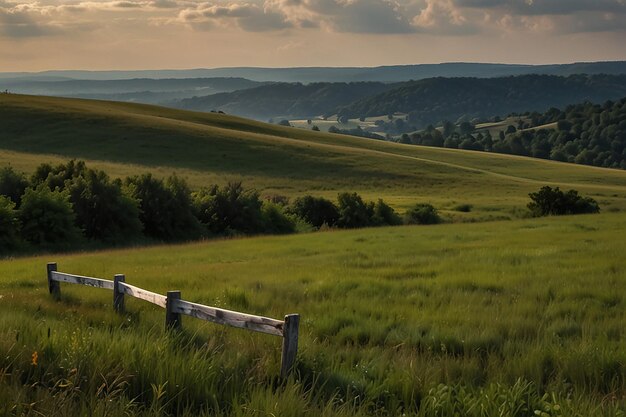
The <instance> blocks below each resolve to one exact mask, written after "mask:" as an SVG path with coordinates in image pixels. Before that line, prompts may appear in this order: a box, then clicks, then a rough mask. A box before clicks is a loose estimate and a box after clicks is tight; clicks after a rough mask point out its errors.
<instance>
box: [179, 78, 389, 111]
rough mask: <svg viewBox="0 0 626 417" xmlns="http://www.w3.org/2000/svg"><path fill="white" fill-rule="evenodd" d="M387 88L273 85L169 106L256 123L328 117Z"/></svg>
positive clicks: (368, 84)
mask: <svg viewBox="0 0 626 417" xmlns="http://www.w3.org/2000/svg"><path fill="white" fill-rule="evenodd" d="M396 85H397V84H396ZM390 88H393V85H391V84H384V83H378V82H355V83H312V84H301V83H274V84H270V85H264V86H260V87H256V88H250V89H246V90H239V91H234V92H231V93H220V94H213V95H210V96H203V97H193V98H189V99H184V100H180V101H179V102H176V103H172V105H173V106H174V107H179V108H182V109H186V110H200V111H210V110H221V111H224V112H226V113H229V114H236V115H239V116H244V117H252V118H256V119H260V120H266V119H269V118H273V117H277V116H288V117H309V116H317V115H323V114H329V112H331V111H332V110H333V109H335V108H337V107H339V106H345V105H348V104H350V103H352V102H353V101H356V100H360V99H362V98H364V97H368V96H371V95H373V94H374V95H375V94H378V93H380V92H382V91H386V90H388V89H390Z"/></svg>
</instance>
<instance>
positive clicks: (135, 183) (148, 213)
mask: <svg viewBox="0 0 626 417" xmlns="http://www.w3.org/2000/svg"><path fill="white" fill-rule="evenodd" d="M125 184H126V186H127V188H128V192H129V193H130V195H131V196H132V197H133V198H134V199H136V200H138V201H139V210H140V213H139V219H140V220H141V222H142V223H143V227H144V233H145V234H146V235H147V236H149V237H152V238H155V239H159V240H165V241H175V240H191V239H197V238H198V237H200V236H201V234H202V228H201V226H200V223H199V222H198V219H196V217H195V216H194V213H193V207H192V202H191V196H190V194H191V192H190V190H189V187H188V186H187V183H186V182H185V181H184V180H183V179H180V178H178V177H176V176H171V177H169V178H168V179H167V180H166V182H163V181H162V180H160V179H156V178H154V177H153V176H152V174H144V175H141V176H134V177H129V178H127V179H126V181H125Z"/></svg>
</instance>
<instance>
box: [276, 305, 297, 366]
mask: <svg viewBox="0 0 626 417" xmlns="http://www.w3.org/2000/svg"><path fill="white" fill-rule="evenodd" d="M299 327H300V315H299V314H289V315H287V316H285V332H284V336H283V355H282V363H281V366H280V376H281V377H283V378H286V377H287V375H289V372H291V370H292V369H293V366H294V365H295V363H296V354H297V353H298V328H299Z"/></svg>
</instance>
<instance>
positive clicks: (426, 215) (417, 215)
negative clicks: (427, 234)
mask: <svg viewBox="0 0 626 417" xmlns="http://www.w3.org/2000/svg"><path fill="white" fill-rule="evenodd" d="M404 221H405V223H407V224H437V223H441V218H440V217H439V213H437V209H436V208H435V207H433V206H432V205H431V204H416V205H414V206H413V207H411V208H410V209H409V210H407V212H406V213H405V215H404Z"/></svg>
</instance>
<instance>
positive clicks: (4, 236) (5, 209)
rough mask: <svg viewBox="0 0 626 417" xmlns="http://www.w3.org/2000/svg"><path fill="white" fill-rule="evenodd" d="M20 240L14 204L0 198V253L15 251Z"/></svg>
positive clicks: (4, 198) (7, 199) (6, 198)
mask: <svg viewBox="0 0 626 417" xmlns="http://www.w3.org/2000/svg"><path fill="white" fill-rule="evenodd" d="M19 240H20V223H19V221H18V219H17V211H16V210H15V203H14V202H13V201H11V200H10V199H9V198H8V197H4V196H0V253H3V252H5V251H9V250H12V249H15V248H16V247H17V246H18V244H19Z"/></svg>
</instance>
